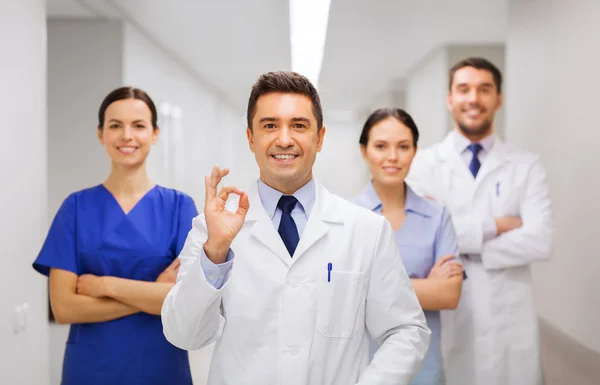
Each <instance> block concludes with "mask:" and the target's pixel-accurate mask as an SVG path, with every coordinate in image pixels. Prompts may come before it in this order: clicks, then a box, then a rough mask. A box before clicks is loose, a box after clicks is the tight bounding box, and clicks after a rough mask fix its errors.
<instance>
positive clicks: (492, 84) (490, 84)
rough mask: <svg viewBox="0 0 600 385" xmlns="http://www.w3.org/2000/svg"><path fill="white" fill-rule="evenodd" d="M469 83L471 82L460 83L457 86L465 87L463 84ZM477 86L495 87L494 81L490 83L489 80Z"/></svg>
mask: <svg viewBox="0 0 600 385" xmlns="http://www.w3.org/2000/svg"><path fill="white" fill-rule="evenodd" d="M469 85H470V84H468V83H459V84H457V85H456V88H458V87H463V86H469ZM476 86H477V87H494V83H488V82H486V83H481V84H477V85H476Z"/></svg>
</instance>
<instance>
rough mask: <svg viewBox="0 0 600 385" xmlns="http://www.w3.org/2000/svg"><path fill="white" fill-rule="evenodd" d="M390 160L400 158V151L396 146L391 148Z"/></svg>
mask: <svg viewBox="0 0 600 385" xmlns="http://www.w3.org/2000/svg"><path fill="white" fill-rule="evenodd" d="M388 160H391V161H395V160H398V151H397V150H396V149H395V148H390V151H389V153H388Z"/></svg>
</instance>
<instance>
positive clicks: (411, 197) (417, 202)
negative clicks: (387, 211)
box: [359, 180, 432, 216]
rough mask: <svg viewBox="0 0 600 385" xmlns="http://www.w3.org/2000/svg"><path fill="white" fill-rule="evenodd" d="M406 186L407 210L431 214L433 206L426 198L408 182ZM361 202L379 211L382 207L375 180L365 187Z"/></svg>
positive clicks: (405, 206) (405, 207)
mask: <svg viewBox="0 0 600 385" xmlns="http://www.w3.org/2000/svg"><path fill="white" fill-rule="evenodd" d="M404 185H405V186H406V202H405V204H404V211H405V212H413V213H416V214H420V215H423V216H431V215H432V211H431V206H430V205H429V203H427V201H426V200H425V198H422V197H420V196H418V195H417V194H416V193H415V192H414V191H413V189H412V188H410V186H409V185H408V184H406V183H405V184H404ZM359 200H360V202H361V203H362V204H363V205H364V206H365V207H366V208H368V209H369V210H371V211H379V210H381V208H382V203H381V199H379V196H378V195H377V192H376V191H375V187H374V186H373V181H372V180H371V181H369V183H368V184H367V186H366V187H365V189H364V190H363V193H362V196H361V197H360V199H359Z"/></svg>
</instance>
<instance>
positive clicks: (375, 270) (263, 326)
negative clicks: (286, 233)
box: [162, 183, 430, 385]
mask: <svg viewBox="0 0 600 385" xmlns="http://www.w3.org/2000/svg"><path fill="white" fill-rule="evenodd" d="M246 191H248V194H249V198H250V210H249V212H248V214H247V216H246V221H245V223H244V226H243V228H242V230H241V231H240V233H239V234H238V235H237V236H236V238H235V239H234V242H233V244H232V246H231V249H232V251H233V252H234V254H235V257H234V262H233V265H232V270H231V273H230V276H229V278H228V281H227V282H226V283H225V285H224V287H223V288H222V289H221V290H216V289H215V288H213V286H211V285H210V284H209V283H208V282H207V280H206V277H205V275H204V272H203V270H202V267H201V263H200V260H199V258H200V257H199V255H200V253H201V252H202V251H201V250H202V246H203V244H204V242H205V241H206V239H207V231H206V223H205V218H204V215H200V216H198V217H196V218H195V219H194V221H193V228H192V230H191V231H190V233H189V235H188V238H187V240H186V243H185V246H184V248H183V250H182V252H181V254H180V256H179V257H180V259H181V267H180V269H179V274H178V276H177V283H176V285H175V286H174V287H173V289H172V290H171V291H170V292H169V294H168V296H167V298H166V300H165V302H164V305H163V308H162V321H163V329H164V334H165V336H166V338H167V340H169V341H170V342H171V343H172V344H174V345H175V346H178V347H180V348H182V349H187V350H193V349H199V348H202V347H204V346H206V345H207V344H209V343H211V342H212V341H213V340H216V341H217V342H216V345H215V350H214V355H213V359H212V362H211V368H210V373H209V381H208V383H209V384H211V385H239V384H252V385H254V384H261V385H276V384H277V385H332V384H340V385H350V384H356V383H358V384H365V385H366V384H381V385H383V384H389V385H392V384H393V385H407V384H409V382H410V380H411V378H412V377H413V376H414V374H415V373H416V372H417V370H418V369H419V367H420V363H421V361H422V359H423V357H424V355H425V353H426V351H427V348H428V345H429V336H430V330H429V328H428V327H427V326H426V322H425V318H424V315H423V312H422V310H421V307H420V306H419V303H418V300H417V298H416V295H415V293H414V291H413V288H412V285H411V283H410V280H409V278H408V276H407V274H406V271H405V270H404V267H403V263H402V261H401V259H400V256H399V252H398V249H397V247H396V244H395V242H394V234H393V231H392V228H391V226H390V225H389V223H388V222H387V221H386V220H385V219H384V218H383V217H381V216H379V215H377V214H374V213H372V212H370V211H369V210H366V209H363V208H361V207H358V206H355V205H353V204H351V203H350V202H347V201H346V200H344V199H342V198H340V197H337V196H335V195H333V194H331V193H329V192H328V191H327V190H326V189H325V188H324V187H322V186H320V185H319V184H318V183H317V195H316V201H315V205H314V207H313V209H312V212H311V213H310V215H309V218H308V222H307V224H306V227H305V229H304V232H303V234H302V236H301V238H300V242H299V244H298V247H297V250H296V252H295V254H294V258H291V257H290V255H289V254H288V252H287V250H286V248H285V246H284V244H283V242H282V240H281V238H280V236H279V234H278V233H277V230H276V228H275V226H274V225H273V223H272V221H271V218H269V217H268V215H267V213H266V211H265V209H264V208H263V206H262V204H261V201H260V197H259V195H258V189H257V185H256V184H255V185H253V186H252V188H251V189H250V190H246ZM233 207H235V208H237V202H233V205H232V207H231V208H230V210H231V209H233ZM329 262H331V263H332V271H331V281H330V282H328V269H327V265H328V263H329ZM367 332H370V333H371V334H372V335H374V336H376V337H378V338H379V339H380V340H381V341H383V340H385V343H384V344H383V346H382V348H381V349H380V350H379V353H378V354H377V355H376V357H375V360H374V361H373V362H372V364H371V365H370V366H369V367H368V368H367V365H368V363H369V352H368V342H369V339H368V333H367Z"/></svg>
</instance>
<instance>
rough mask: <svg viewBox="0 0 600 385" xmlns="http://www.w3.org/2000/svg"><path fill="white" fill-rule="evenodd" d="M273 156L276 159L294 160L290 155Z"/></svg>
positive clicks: (293, 156)
mask: <svg viewBox="0 0 600 385" xmlns="http://www.w3.org/2000/svg"><path fill="white" fill-rule="evenodd" d="M273 156H274V157H275V158H277V159H294V158H295V157H296V155H290V154H281V155H273Z"/></svg>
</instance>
